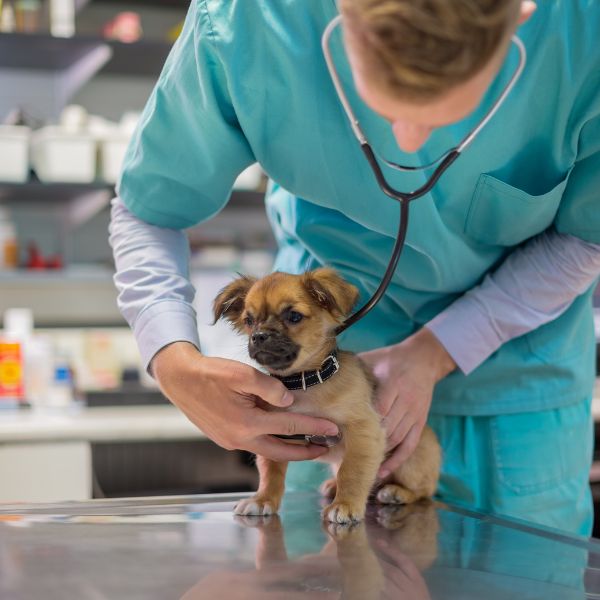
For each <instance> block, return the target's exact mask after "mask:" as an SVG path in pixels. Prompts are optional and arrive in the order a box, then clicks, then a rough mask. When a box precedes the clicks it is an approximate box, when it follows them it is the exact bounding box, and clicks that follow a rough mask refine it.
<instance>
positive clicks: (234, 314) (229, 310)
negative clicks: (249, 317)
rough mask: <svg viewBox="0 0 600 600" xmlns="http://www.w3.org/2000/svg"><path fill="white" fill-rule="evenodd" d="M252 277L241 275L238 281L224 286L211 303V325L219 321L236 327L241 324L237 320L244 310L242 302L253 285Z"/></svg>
mask: <svg viewBox="0 0 600 600" xmlns="http://www.w3.org/2000/svg"><path fill="white" fill-rule="evenodd" d="M255 281H256V279H255V278H254V277H246V276H245V275H242V276H241V277H239V278H238V279H236V280H234V281H232V282H231V283H230V284H228V285H226V286H225V287H224V288H223V289H222V290H221V291H220V292H219V293H218V295H217V297H216V298H215V299H214V301H213V316H214V319H215V320H214V321H213V325H214V324H215V323H216V322H217V321H218V320H219V319H220V318H224V319H227V320H228V321H229V322H231V323H233V324H234V325H236V326H237V327H240V325H241V323H240V322H239V318H240V316H241V314H242V311H243V310H244V301H245V300H246V295H247V294H248V290H249V289H250V288H251V287H252V286H253V285H254V282H255Z"/></svg>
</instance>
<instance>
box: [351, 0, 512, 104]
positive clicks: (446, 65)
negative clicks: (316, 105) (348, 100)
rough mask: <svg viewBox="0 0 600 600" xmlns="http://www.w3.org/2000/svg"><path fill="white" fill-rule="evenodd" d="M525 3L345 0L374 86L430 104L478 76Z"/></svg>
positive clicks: (356, 43)
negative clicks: (453, 88)
mask: <svg viewBox="0 0 600 600" xmlns="http://www.w3.org/2000/svg"><path fill="white" fill-rule="evenodd" d="M520 5H521V2H520V0H341V2H340V11H341V13H342V15H343V17H344V23H345V24H346V28H347V31H348V33H349V34H350V38H351V39H352V41H353V44H354V47H355V48H356V49H357V54H358V55H359V56H360V63H361V67H362V69H363V70H364V73H365V74H366V77H367V80H368V82H369V83H370V84H372V85H374V86H377V87H378V89H380V90H382V91H383V92H386V93H389V94H391V95H393V96H394V97H397V98H403V99H408V100H427V99H431V98H433V97H436V96H439V95H441V94H443V93H444V92H445V91H447V90H449V89H451V88H452V87H454V86H455V85H457V84H459V83H462V82H464V81H466V80H468V79H469V78H471V77H472V76H474V75H475V74H476V73H478V72H479V71H480V70H481V69H482V68H483V67H484V66H485V65H486V64H487V63H488V62H489V61H490V60H491V58H492V56H493V55H494V53H495V52H496V50H497V49H499V48H500V46H501V44H502V42H503V40H506V39H507V38H508V33H509V32H511V31H512V30H513V29H514V27H515V26H516V24H517V21H518V17H519V14H520V11H519V7H520Z"/></svg>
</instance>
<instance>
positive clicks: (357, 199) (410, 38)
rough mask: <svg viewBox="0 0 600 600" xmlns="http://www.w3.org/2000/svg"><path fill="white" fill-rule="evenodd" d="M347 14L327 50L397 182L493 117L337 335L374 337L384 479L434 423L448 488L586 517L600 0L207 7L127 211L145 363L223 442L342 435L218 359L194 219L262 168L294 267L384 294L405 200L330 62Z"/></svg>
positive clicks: (275, 453)
mask: <svg viewBox="0 0 600 600" xmlns="http://www.w3.org/2000/svg"><path fill="white" fill-rule="evenodd" d="M339 13H341V14H342V20H341V23H340V24H339V25H338V26H337V27H335V30H334V31H332V33H331V38H330V40H329V45H328V47H329V52H330V55H331V58H332V62H333V65H334V68H335V72H336V73H337V77H338V79H339V82H340V85H341V88H342V93H343V94H344V95H345V96H346V97H347V99H348V102H349V104H350V106H351V110H352V112H353V113H354V115H355V116H356V119H357V120H358V122H359V123H360V128H361V130H362V131H363V132H364V135H365V137H366V139H367V140H368V142H369V144H370V145H371V147H372V148H373V151H374V152H375V153H376V155H377V156H378V163H379V164H380V165H381V169H382V172H383V175H384V177H385V181H386V183H387V184H388V185H389V186H391V187H393V188H394V189H396V190H400V191H403V192H410V191H412V190H414V189H416V188H418V187H419V186H421V185H423V184H424V183H425V182H426V181H427V178H428V177H430V176H431V173H432V172H433V170H434V168H435V166H436V165H435V164H434V165H433V166H431V167H428V168H425V169H418V170H415V171H409V172H405V171H404V172H403V171H398V170H395V169H393V168H390V167H388V166H387V165H386V164H384V162H383V160H381V159H382V158H385V159H386V160H388V161H391V162H395V163H400V164H403V165H412V166H415V167H424V166H427V165H429V164H430V163H432V162H434V161H435V160H436V159H437V158H438V157H443V156H444V154H445V153H446V152H447V151H449V150H450V149H452V148H455V147H456V146H458V145H459V144H461V142H462V141H463V140H464V139H465V136H468V135H469V133H470V132H472V131H473V130H474V129H475V130H477V126H478V124H480V123H481V122H482V121H485V117H486V115H487V116H489V115H490V114H491V118H489V120H488V121H487V122H486V123H485V125H484V126H483V127H482V128H481V129H479V130H477V131H476V132H475V137H474V139H472V141H470V144H469V145H468V147H466V148H465V149H464V151H463V152H462V153H461V154H460V156H459V157H458V158H457V159H456V161H455V162H454V163H453V164H452V165H450V166H449V168H448V169H447V170H446V172H445V173H444V174H443V175H442V176H441V178H440V179H439V181H437V183H436V184H435V185H434V186H433V188H432V190H431V191H430V192H429V193H428V194H427V195H425V196H424V197H422V198H420V199H418V200H416V201H414V202H413V203H412V204H411V208H410V224H409V227H408V234H407V239H406V247H405V249H404V251H403V254H402V256H401V259H400V263H399V266H398V268H397V270H396V272H395V275H394V278H393V280H392V282H391V285H390V287H389V289H388V291H387V292H386V295H385V297H384V298H383V299H382V300H381V302H380V303H379V304H378V305H377V306H376V307H375V308H374V309H373V311H372V312H370V313H369V314H368V315H367V316H366V317H365V318H364V319H362V320H361V321H359V322H358V323H357V324H355V325H353V326H352V327H350V328H349V329H348V330H347V331H346V332H345V333H344V334H343V335H342V336H340V339H339V343H340V346H341V347H343V348H347V349H349V350H354V351H359V352H365V353H364V354H363V357H364V358H365V359H366V360H367V361H368V362H369V363H370V364H371V365H372V366H373V368H374V370H375V373H376V375H377V376H378V378H379V380H380V392H379V399H378V410H379V411H380V413H381V414H382V416H383V419H384V420H383V422H384V424H385V426H386V429H387V432H388V436H389V449H390V457H389V459H388V460H387V461H386V463H384V465H383V466H382V471H385V470H387V469H390V468H392V467H394V466H396V465H397V464H399V463H400V462H401V461H402V460H404V459H405V458H406V456H407V455H409V454H410V452H411V451H412V449H413V448H414V446H415V444H416V441H417V439H418V437H419V434H420V431H421V429H422V427H423V425H424V423H425V421H426V420H428V421H429V423H430V424H431V426H432V427H433V428H434V429H435V431H436V432H437V434H438V436H439V439H440V442H441V445H442V448H443V452H444V461H443V467H442V471H443V472H442V478H441V481H440V485H439V496H440V498H442V499H443V500H447V501H449V502H455V503H459V504H462V505H464V506H468V507H473V508H479V509H482V510H485V511H491V512H495V513H499V514H504V515H510V516H515V517H519V518H522V519H526V520H529V521H535V522H537V523H542V524H544V525H549V526H552V527H556V528H560V529H563V530H567V531H570V532H573V533H579V534H584V535H589V534H590V532H591V525H592V517H593V512H592V499H591V494H590V490H589V485H588V474H589V467H590V463H591V458H592V446H593V424H592V419H591V415H590V405H591V398H592V387H593V382H594V348H595V343H594V328H593V324H592V309H591V295H592V289H593V287H594V284H595V282H596V278H597V275H598V273H599V272H600V245H599V244H600V45H599V44H598V41H597V40H598V38H599V36H600V3H598V2H593V1H590V0H569V1H568V2H558V1H556V2H552V1H549V0H548V1H544V2H540V3H539V4H538V6H537V9H536V7H535V5H534V4H533V3H532V2H519V1H518V0H504V1H502V2H500V1H498V0H429V1H427V2H425V1H415V0H340V1H339V6H337V5H336V3H335V2H334V1H333V0H263V1H262V2H248V1H247V0H230V1H229V2H216V1H212V0H193V1H192V5H191V8H190V12H189V14H188V17H187V20H186V23H185V27H184V30H183V33H182V35H181V37H180V38H179V40H178V42H177V43H176V45H175V48H174V50H173V51H172V53H171V55H170V57H169V58H168V60H167V63H166V65H165V67H164V70H163V72H162V74H161V76H160V79H159V81H158V83H157V85H156V88H155V90H154V92H153V93H152V95H151V97H150V99H149V101H148V104H147V106H146V109H145V112H144V114H143V117H142V119H141V122H140V126H139V128H138V130H137V133H136V135H135V137H134V140H133V142H132V144H131V146H130V149H129V152H128V155H127V158H126V160H125V163H124V170H123V174H122V178H121V181H120V185H119V187H118V195H119V197H118V198H117V199H116V200H115V201H114V204H113V213H112V219H113V220H112V224H111V243H112V245H113V248H114V253H115V259H116V265H117V274H116V283H117V286H118V287H119V290H120V296H119V303H120V307H121V310H122V312H123V314H124V315H125V317H126V319H127V320H128V322H129V323H130V324H131V326H132V327H133V330H134V332H135V335H136V337H137V340H138V343H139V347H140V350H141V353H142V356H143V358H144V361H145V364H146V365H148V366H149V368H150V369H151V371H152V372H153V374H154V376H155V377H156V379H157V380H158V382H159V384H160V386H161V388H162V390H163V391H164V393H165V394H166V395H167V396H168V397H169V398H170V399H171V401H172V402H173V403H174V404H175V405H176V406H178V407H179V408H180V409H181V410H182V411H183V412H184V413H185V414H186V415H187V416H188V417H189V418H190V419H191V421H192V422H194V423H195V424H196V425H197V426H198V427H200V428H201V429H202V430H203V431H204V432H205V433H206V434H207V435H208V436H209V437H210V438H211V439H213V440H214V441H215V442H216V443H217V444H219V445H221V446H223V447H225V448H230V449H231V448H242V449H246V450H249V451H252V452H257V453H259V454H263V455H265V456H268V457H270V458H274V459H280V460H286V461H287V460H304V459H309V458H314V457H315V456H318V455H319V454H320V453H322V452H323V451H324V450H323V449H322V448H319V447H308V448H304V447H299V446H292V445H289V444H286V443H285V442H283V441H281V440H278V439H275V438H272V437H270V436H269V435H268V434H277V433H284V434H289V433H309V434H312V433H317V434H327V433H334V432H335V430H336V428H335V424H332V423H328V422H327V421H322V420H319V419H312V418H309V417H303V416H299V415H291V414H285V413H283V414H277V415H275V414H269V413H268V412H266V411H264V410H262V409H261V408H259V407H257V406H256V404H255V402H254V401H253V399H252V398H253V397H255V396H258V397H260V398H262V399H263V400H264V401H266V402H267V403H270V404H273V405H276V406H285V405H287V404H289V402H290V398H289V393H286V389H285V388H284V387H283V386H282V385H281V383H280V382H278V381H276V380H275V379H271V378H269V377H268V376H266V375H263V374H261V373H259V372H258V371H255V370H254V369H253V368H252V367H250V366H247V365H243V364H241V363H237V362H235V361H230V360H225V359H221V358H209V357H205V356H202V354H201V353H200V350H201V341H199V340H198V335H197V328H196V322H195V314H194V310H193V309H192V304H191V303H192V299H193V295H194V290H193V289H192V286H191V284H190V282H189V281H188V263H187V259H188V252H189V251H188V246H187V241H186V237H185V234H184V233H183V232H182V231H181V230H182V229H184V228H185V227H189V226H192V225H195V224H197V223H199V222H201V221H204V220H207V219H209V218H210V217H211V216H213V215H214V214H216V213H217V212H218V211H219V210H220V209H221V208H223V206H224V205H225V204H226V203H227V199H228V197H229V194H230V191H231V188H232V185H233V182H234V180H235V179H236V177H237V175H238V174H239V173H240V172H241V171H242V170H243V169H244V168H245V167H247V166H248V165H250V164H251V163H254V162H255V161H258V162H259V163H260V164H261V165H262V167H263V169H264V170H265V171H266V173H267V174H268V175H269V176H270V178H271V180H272V183H271V184H270V187H269V190H268V193H267V200H266V203H267V210H268V215H269V218H270V220H271V223H272V226H273V229H274V232H275V235H276V238H277V241H278V244H279V253H278V255H277V259H276V264H275V269H279V270H284V271H290V272H301V271H304V270H306V269H312V268H316V267H318V266H321V265H329V266H332V267H334V268H336V269H337V270H338V271H339V272H340V274H341V275H342V276H344V277H345V278H347V279H348V280H349V281H351V282H352V283H354V284H355V285H357V286H358V287H359V289H360V290H361V302H364V301H366V300H367V299H368V298H369V297H370V296H371V294H372V293H373V291H374V290H375V289H376V288H377V286H378V285H379V282H380V279H381V276H382V274H383V272H384V271H385V268H386V265H387V263H388V260H389V256H390V253H391V249H392V246H393V243H394V238H395V236H396V231H397V226H398V220H399V205H398V203H397V202H395V201H393V200H391V199H390V198H388V197H387V196H386V194H385V193H384V192H383V191H382V189H381V187H380V185H379V184H378V182H377V180H376V178H375V176H374V174H373V170H372V168H371V166H370V165H369V162H368V161H367V159H366V158H365V155H364V154H363V153H362V152H361V148H360V145H359V143H358V142H357V140H356V135H355V133H354V132H353V129H352V127H351V126H350V124H349V122H348V118H347V115H346V113H345V111H344V109H343V106H342V103H341V101H340V94H339V93H338V92H336V89H335V87H334V84H333V80H332V75H331V74H330V72H329V70H328V67H327V65H326V61H325V58H324V54H323V50H322V47H321V42H322V37H323V33H324V31H325V29H326V27H327V25H328V24H329V23H331V21H332V20H333V19H335V18H336V17H337V16H338V14H339ZM513 33H514V34H516V35H517V36H518V38H519V40H521V42H522V45H523V50H520V43H519V42H518V41H512V40H511V36H512V34H513ZM525 55H526V57H525ZM521 67H523V69H522V72H520V69H521ZM513 78H516V81H515V82H514V87H513V88H512V89H509V86H510V83H511V81H512V79H513ZM505 92H508V93H507V94H504V93H505ZM498 103H499V104H498ZM495 104H498V106H497V107H496V108H497V110H496V111H495V112H493V111H492V112H491V113H490V111H491V110H492V108H493V107H494V106H495ZM198 293H200V294H202V293H205V292H204V290H198ZM315 468H319V466H318V465H316V464H315V463H303V464H300V463H295V464H294V465H291V466H290V475H289V479H290V480H291V483H294V481H295V482H296V485H298V481H299V477H300V476H301V475H302V469H304V470H305V471H304V474H305V475H306V473H307V472H308V473H309V477H308V478H307V479H308V480H309V481H308V484H310V486H311V487H313V488H314V487H316V486H317V485H318V483H319V482H318V477H319V476H321V475H319V474H317V473H316V472H314V471H313V469H315ZM306 469H308V470H309V471H306Z"/></svg>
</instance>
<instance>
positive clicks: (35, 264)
mask: <svg viewBox="0 0 600 600" xmlns="http://www.w3.org/2000/svg"><path fill="white" fill-rule="evenodd" d="M27 249H28V252H29V256H28V257H27V263H26V265H25V266H26V267H27V268H28V269H32V270H44V269H62V268H63V259H62V256H61V255H60V254H55V255H54V256H50V257H48V258H44V257H43V256H42V253H41V252H40V250H39V248H38V247H37V244H35V243H34V242H31V243H30V244H29V246H28V248H27Z"/></svg>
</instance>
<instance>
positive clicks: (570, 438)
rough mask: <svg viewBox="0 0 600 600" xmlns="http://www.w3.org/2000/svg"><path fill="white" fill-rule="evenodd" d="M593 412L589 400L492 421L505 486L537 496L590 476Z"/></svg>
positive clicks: (496, 456)
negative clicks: (586, 473)
mask: <svg viewBox="0 0 600 600" xmlns="http://www.w3.org/2000/svg"><path fill="white" fill-rule="evenodd" d="M589 413H590V407H589V401H586V402H579V403H577V404H573V405H570V406H566V407H562V408H558V409H555V410H547V411H540V412H531V413H518V414H510V415H499V416H496V417H493V418H492V419H491V426H490V430H491V431H490V433H491V443H492V452H493V456H494V459H495V462H496V473H497V478H498V482H499V483H500V485H501V486H503V487H505V489H506V488H508V490H510V491H511V492H512V493H514V494H516V495H528V494H536V493H542V492H546V491H548V490H550V489H552V488H554V487H557V488H559V487H560V486H561V485H564V484H565V483H566V482H568V481H570V480H571V479H573V478H577V477H579V476H580V475H581V472H582V471H586V470H588V471H589V467H590V463H591V455H592V442H593V431H592V421H591V418H590V414H589Z"/></svg>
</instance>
